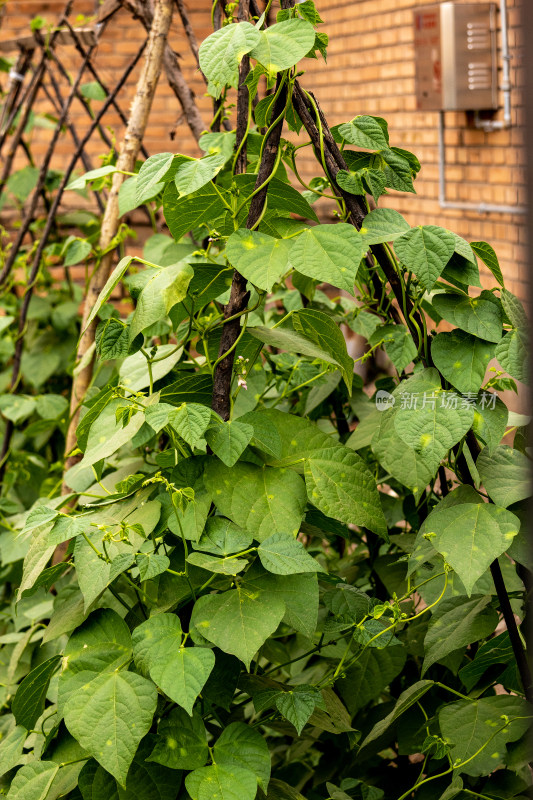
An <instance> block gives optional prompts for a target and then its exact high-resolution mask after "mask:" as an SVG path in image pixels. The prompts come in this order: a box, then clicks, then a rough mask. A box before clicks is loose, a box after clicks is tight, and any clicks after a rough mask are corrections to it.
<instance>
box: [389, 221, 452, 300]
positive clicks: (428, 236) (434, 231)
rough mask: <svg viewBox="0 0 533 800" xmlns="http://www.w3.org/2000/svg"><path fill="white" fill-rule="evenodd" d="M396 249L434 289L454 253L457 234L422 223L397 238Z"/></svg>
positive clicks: (423, 281)
mask: <svg viewBox="0 0 533 800" xmlns="http://www.w3.org/2000/svg"><path fill="white" fill-rule="evenodd" d="M394 249H395V251H396V255H397V256H398V258H399V259H400V261H401V262H402V263H403V265H404V267H405V268H406V269H408V270H411V271H412V272H414V274H415V275H416V277H417V278H418V280H419V281H420V283H421V284H422V285H423V286H424V288H425V289H427V290H428V291H430V290H431V289H432V288H433V286H434V285H435V283H436V282H437V280H438V278H439V276H440V274H441V273H442V271H443V269H444V267H445V266H446V264H447V263H448V261H449V260H450V258H451V257H452V255H453V252H454V250H455V238H454V235H453V233H450V231H447V230H445V229H444V228H439V227H437V226H436V225H419V226H418V227H416V228H412V229H411V230H410V231H407V233H404V234H402V236H400V237H399V238H398V239H396V240H395V242H394Z"/></svg>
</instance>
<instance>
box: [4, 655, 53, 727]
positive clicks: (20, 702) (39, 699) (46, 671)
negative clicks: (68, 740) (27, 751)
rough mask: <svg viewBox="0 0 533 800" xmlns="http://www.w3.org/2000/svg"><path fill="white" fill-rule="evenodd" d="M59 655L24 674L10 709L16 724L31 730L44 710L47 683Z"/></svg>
mask: <svg viewBox="0 0 533 800" xmlns="http://www.w3.org/2000/svg"><path fill="white" fill-rule="evenodd" d="M60 658H61V656H52V658H49V659H47V660H46V661H43V662H42V664H39V666H38V667H35V669H32V671H31V672H30V673H29V675H26V677H25V678H24V680H23V681H22V683H21V684H20V686H19V687H18V689H17V693H16V695H15V697H14V699H13V703H12V706H11V709H12V711H13V714H14V716H15V719H16V721H17V725H22V726H23V727H24V728H27V729H28V730H31V728H33V727H34V726H35V723H36V722H37V720H38V719H39V717H40V716H41V714H42V713H43V711H44V705H45V702H46V694H47V692H48V685H49V683H50V679H51V677H52V675H53V674H54V672H55V671H56V669H57V667H58V664H59V661H60Z"/></svg>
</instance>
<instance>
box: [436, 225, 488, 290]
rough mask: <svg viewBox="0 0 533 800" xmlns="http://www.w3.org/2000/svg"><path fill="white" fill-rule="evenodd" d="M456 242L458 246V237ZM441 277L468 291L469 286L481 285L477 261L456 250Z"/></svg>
mask: <svg viewBox="0 0 533 800" xmlns="http://www.w3.org/2000/svg"><path fill="white" fill-rule="evenodd" d="M455 244H456V246H457V237H456V239H455ZM472 252H473V251H472ZM474 259H475V256H474ZM441 277H442V279H443V280H445V281H448V282H449V283H452V284H453V285H454V286H458V288H459V289H462V290H463V291H466V289H467V287H468V286H479V287H481V280H480V277H479V268H478V265H477V262H476V261H471V260H469V259H468V258H465V257H464V256H462V255H460V254H459V253H457V252H454V254H453V255H452V257H451V258H450V260H449V261H448V263H447V264H446V266H445V268H444V271H443V272H442V276H441Z"/></svg>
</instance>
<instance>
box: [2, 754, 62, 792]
mask: <svg viewBox="0 0 533 800" xmlns="http://www.w3.org/2000/svg"><path fill="white" fill-rule="evenodd" d="M59 766H60V765H59V764H56V763H54V762H53V761H34V762H33V763H30V764H25V765H24V766H23V767H21V768H20V769H19V771H18V772H17V774H16V775H15V777H14V778H13V781H12V783H11V786H10V788H9V792H8V793H7V797H8V800H45V797H46V796H47V794H48V790H49V789H50V785H51V783H52V781H53V780H54V778H55V776H56V775H57V773H58V771H59Z"/></svg>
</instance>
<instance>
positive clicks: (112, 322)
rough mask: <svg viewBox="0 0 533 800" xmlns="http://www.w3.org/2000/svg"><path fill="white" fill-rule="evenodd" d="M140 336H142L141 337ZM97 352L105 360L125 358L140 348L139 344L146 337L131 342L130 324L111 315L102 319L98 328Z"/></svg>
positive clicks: (96, 338) (96, 337)
mask: <svg viewBox="0 0 533 800" xmlns="http://www.w3.org/2000/svg"><path fill="white" fill-rule="evenodd" d="M139 338H140V337H139ZM95 340H96V352H97V353H98V355H99V356H100V358H101V359H103V360H104V361H106V360H108V359H111V358H125V357H126V356H127V355H128V353H129V352H130V348H131V350H132V351H135V350H136V349H137V350H138V349H139V348H138V347H136V345H137V344H139V346H141V345H142V344H143V342H144V337H143V338H140V341H139V340H138V341H137V342H132V343H131V344H130V332H129V328H128V326H127V325H126V324H125V323H124V322H122V320H118V319H115V318H114V317H110V318H109V319H106V320H102V322H100V323H99V325H98V327H97V329H96V336H95Z"/></svg>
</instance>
